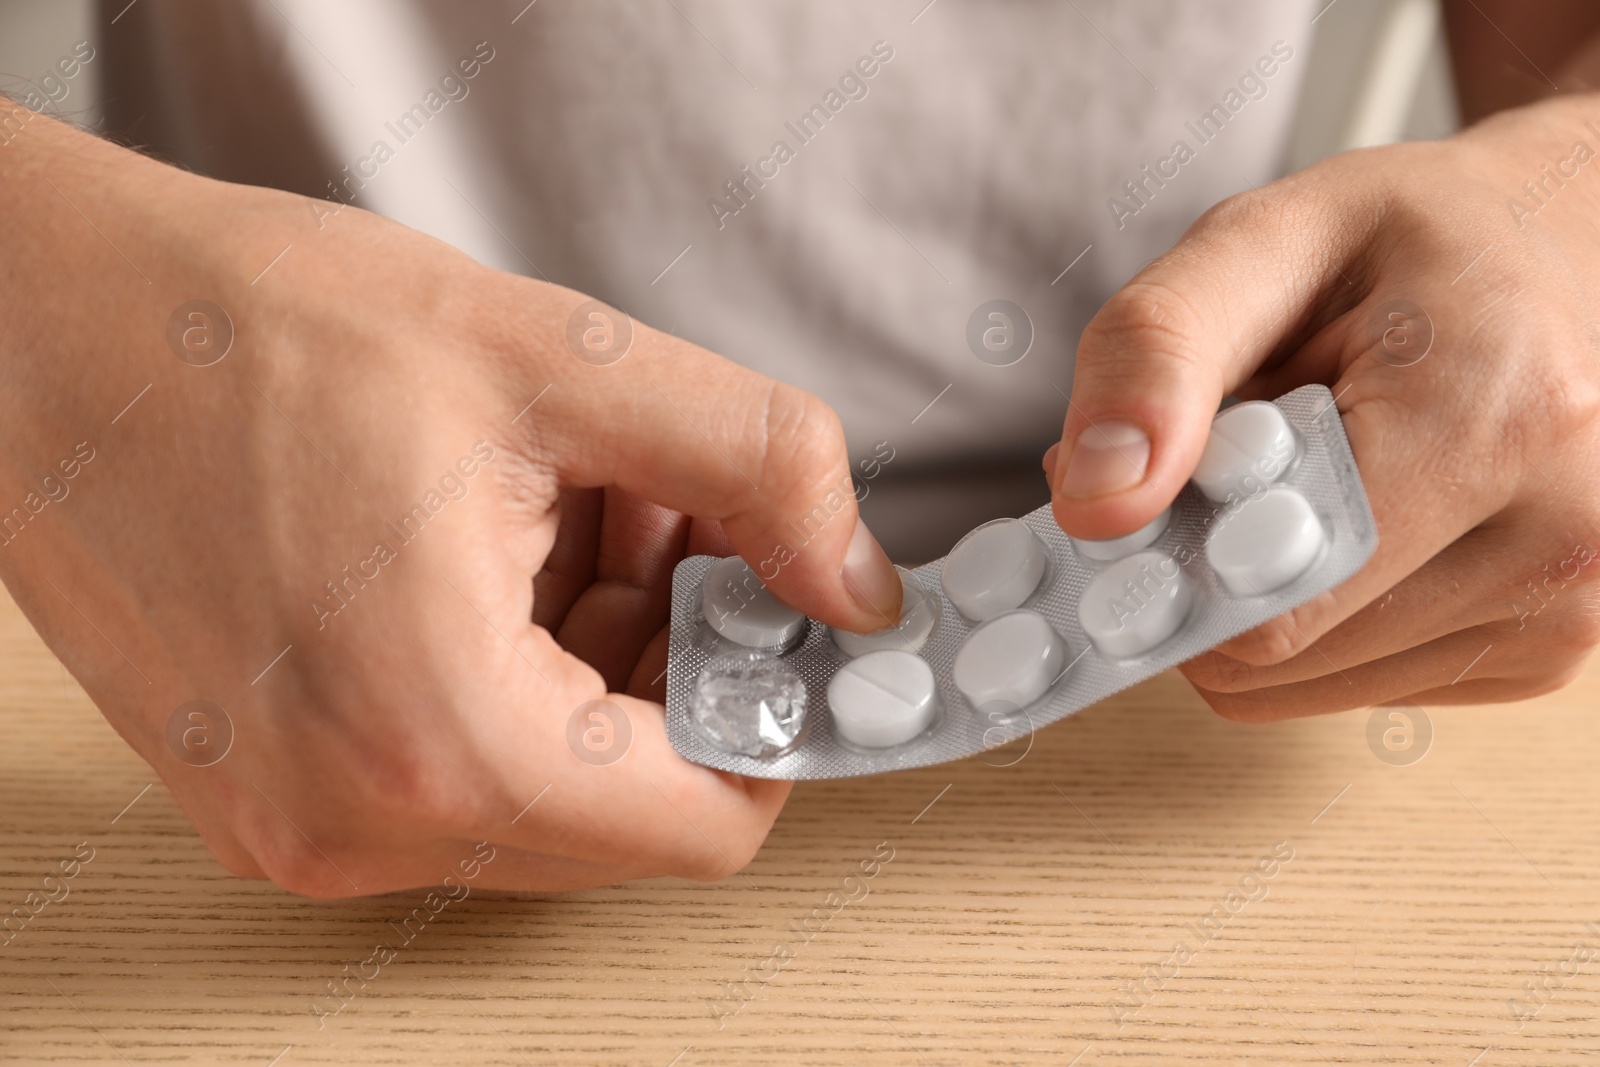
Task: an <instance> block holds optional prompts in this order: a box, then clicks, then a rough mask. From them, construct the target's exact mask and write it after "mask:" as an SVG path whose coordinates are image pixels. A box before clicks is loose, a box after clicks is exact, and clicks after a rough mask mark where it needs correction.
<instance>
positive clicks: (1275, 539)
mask: <svg viewBox="0 0 1600 1067" xmlns="http://www.w3.org/2000/svg"><path fill="white" fill-rule="evenodd" d="M1327 540H1328V533H1327V531H1326V530H1325V529H1323V526H1322V520H1321V519H1319V518H1317V513H1316V512H1315V511H1313V510H1312V509H1311V504H1310V502H1309V501H1307V500H1306V498H1305V497H1303V496H1301V495H1300V494H1299V493H1297V492H1295V491H1294V490H1293V489H1291V488H1289V487H1288V486H1286V485H1277V486H1273V487H1272V488H1271V489H1269V490H1267V491H1266V492H1265V493H1263V494H1261V495H1260V496H1258V497H1255V498H1253V499H1251V500H1248V501H1246V502H1245V504H1244V505H1243V506H1242V507H1240V508H1239V510H1238V511H1236V512H1234V513H1233V514H1232V515H1229V516H1228V517H1227V518H1225V519H1223V520H1222V521H1221V522H1220V523H1218V524H1217V527H1216V528H1215V529H1214V530H1213V531H1212V532H1211V539H1210V540H1209V541H1207V542H1206V562H1208V563H1210V564H1211V569H1212V570H1214V571H1216V572H1217V577H1218V578H1219V579H1221V580H1222V585H1223V588H1225V589H1227V590H1228V592H1230V593H1232V594H1233V595H1234V596H1241V597H1243V596H1265V595H1267V594H1268V593H1271V592H1275V591H1277V590H1279V589H1282V588H1283V587H1284V586H1286V585H1288V584H1289V583H1290V582H1292V581H1294V580H1295V579H1296V578H1298V577H1300V576H1301V575H1302V574H1304V573H1305V572H1306V571H1307V570H1308V569H1309V568H1310V567H1311V565H1312V564H1313V563H1315V562H1316V561H1317V557H1318V556H1320V555H1321V554H1322V549H1323V546H1324V545H1325V544H1327Z"/></svg>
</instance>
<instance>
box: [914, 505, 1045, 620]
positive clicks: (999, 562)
mask: <svg viewBox="0 0 1600 1067" xmlns="http://www.w3.org/2000/svg"><path fill="white" fill-rule="evenodd" d="M1047 558H1048V557H1047V556H1046V554H1045V548H1044V544H1043V542H1041V541H1040V540H1039V537H1038V535H1037V534H1035V533H1034V532H1033V531H1032V530H1030V529H1028V525H1027V523H1025V522H1023V521H1022V520H1021V519H996V520H995V521H994V522H989V523H984V524H983V525H982V526H979V527H978V528H977V529H975V530H973V531H972V532H971V533H969V534H967V536H965V537H963V538H962V539H961V540H960V541H958V542H957V543H956V547H955V548H953V549H951V550H950V555H948V556H946V557H945V561H944V569H943V571H942V572H941V574H940V583H941V584H942V585H943V587H944V595H945V596H947V597H949V598H950V603H951V604H954V605H955V609H956V610H957V611H959V612H961V614H963V615H965V616H966V617H967V618H969V619H971V620H972V621H973V622H982V621H984V620H985V619H992V618H994V617H995V616H996V615H999V614H1000V613H1001V612H1005V611H1010V610H1011V609H1012V608H1014V607H1017V606H1018V605H1020V604H1021V603H1022V602H1023V601H1024V600H1027V599H1028V597H1029V596H1031V595H1032V594H1033V591H1034V590H1035V589H1037V588H1038V587H1039V579H1040V578H1043V577H1044V568H1045V561H1046V559H1047Z"/></svg>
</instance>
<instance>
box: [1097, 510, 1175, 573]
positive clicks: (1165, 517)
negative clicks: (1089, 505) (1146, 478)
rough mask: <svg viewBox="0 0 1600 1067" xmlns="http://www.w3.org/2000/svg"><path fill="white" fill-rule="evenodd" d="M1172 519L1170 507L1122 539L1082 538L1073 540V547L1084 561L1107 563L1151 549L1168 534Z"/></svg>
mask: <svg viewBox="0 0 1600 1067" xmlns="http://www.w3.org/2000/svg"><path fill="white" fill-rule="evenodd" d="M1171 519H1172V509H1171V508H1170V507H1169V508H1167V509H1165V510H1164V511H1162V512H1161V514H1159V515H1157V516H1156V517H1155V518H1153V519H1151V520H1150V521H1149V522H1147V523H1145V524H1144V525H1143V526H1141V527H1139V528H1138V529H1137V530H1135V531H1133V533H1131V534H1123V535H1122V536H1121V537H1112V538H1110V539H1108V540H1105V541H1085V540H1083V539H1082V538H1080V537H1074V538H1072V547H1073V548H1074V549H1076V550H1077V552H1078V555H1080V556H1082V557H1083V558H1084V559H1092V560H1096V561H1098V562H1102V563H1103V562H1106V561H1108V560H1113V559H1121V558H1122V557H1123V556H1126V555H1129V554H1130V553H1133V552H1137V551H1139V550H1140V549H1141V548H1149V547H1150V545H1152V544H1154V543H1155V539H1156V538H1158V537H1160V536H1161V535H1162V534H1163V533H1165V532H1166V529H1167V523H1168V522H1169V521H1171Z"/></svg>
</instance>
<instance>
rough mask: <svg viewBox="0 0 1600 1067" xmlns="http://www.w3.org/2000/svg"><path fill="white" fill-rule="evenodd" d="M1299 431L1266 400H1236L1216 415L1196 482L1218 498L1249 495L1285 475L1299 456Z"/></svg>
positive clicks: (1195, 476)
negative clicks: (1240, 401)
mask: <svg viewBox="0 0 1600 1067" xmlns="http://www.w3.org/2000/svg"><path fill="white" fill-rule="evenodd" d="M1294 454H1295V442H1294V431H1293V430H1291V429H1290V428H1289V420H1288V419H1286V418H1284V417H1283V412H1281V411H1279V410H1278V409H1277V408H1276V407H1274V406H1273V405H1271V404H1269V403H1267V402H1266V401H1265V400H1252V401H1250V402H1248V403H1245V404H1235V405H1234V406H1233V407H1231V408H1228V409H1227V410H1226V411H1224V412H1222V414H1220V415H1218V416H1217V417H1216V418H1214V419H1212V420H1211V436H1210V437H1208V438H1206V447H1205V451H1203V452H1202V453H1200V463H1199V465H1198V466H1196V467H1195V469H1194V484H1196V485H1198V486H1199V487H1200V491H1201V492H1202V493H1204V494H1205V495H1206V496H1208V497H1210V498H1211V499H1212V500H1217V501H1223V500H1226V499H1228V495H1229V494H1230V493H1231V494H1235V495H1239V496H1249V495H1251V494H1252V493H1254V492H1259V491H1260V490H1261V489H1263V488H1265V487H1266V486H1267V485H1269V484H1271V483H1272V482H1275V481H1277V480H1278V479H1279V478H1281V477H1283V472H1284V471H1286V470H1288V469H1289V464H1290V463H1292V462H1294Z"/></svg>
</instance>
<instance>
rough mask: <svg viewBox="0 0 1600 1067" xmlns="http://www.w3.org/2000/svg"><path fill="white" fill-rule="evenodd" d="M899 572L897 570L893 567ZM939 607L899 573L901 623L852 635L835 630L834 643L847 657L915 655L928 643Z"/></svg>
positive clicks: (914, 583) (903, 572) (902, 572)
mask: <svg viewBox="0 0 1600 1067" xmlns="http://www.w3.org/2000/svg"><path fill="white" fill-rule="evenodd" d="M896 569H898V568H896ZM936 611H938V605H937V603H936V602H935V601H934V599H933V598H932V597H931V596H929V595H928V594H927V593H926V592H924V591H923V588H922V586H920V585H918V584H917V583H916V582H914V581H912V580H911V579H910V578H908V577H907V576H906V572H905V571H903V570H902V571H900V621H899V622H897V623H895V625H893V626H891V627H889V628H888V629H884V630H878V631H877V632H875V633H870V634H855V633H851V632H849V631H848V630H839V629H835V630H834V631H833V643H834V644H836V645H838V646H839V651H841V652H843V653H844V654H845V655H847V656H864V655H866V654H867V653H868V652H877V651H879V650H881V649H886V648H892V649H897V650H899V651H901V652H916V651H918V650H920V649H921V648H922V646H923V645H925V644H927V643H928V638H929V637H930V636H932V634H933V624H934V622H935V621H936V619H937V616H936V615H935V612H936Z"/></svg>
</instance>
